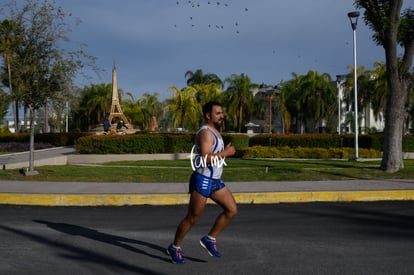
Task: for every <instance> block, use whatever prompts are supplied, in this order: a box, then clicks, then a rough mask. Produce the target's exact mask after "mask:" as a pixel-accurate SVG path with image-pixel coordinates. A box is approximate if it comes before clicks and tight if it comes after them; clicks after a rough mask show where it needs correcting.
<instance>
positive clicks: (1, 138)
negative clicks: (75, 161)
mask: <svg viewBox="0 0 414 275" xmlns="http://www.w3.org/2000/svg"><path fill="white" fill-rule="evenodd" d="M91 135H93V134H91V133H72V132H71V133H47V134H35V136H34V140H35V142H36V143H44V144H50V145H52V146H72V145H74V144H75V140H77V139H79V138H80V137H83V136H91ZM29 141H30V135H29V133H19V134H10V133H8V134H0V143H29Z"/></svg>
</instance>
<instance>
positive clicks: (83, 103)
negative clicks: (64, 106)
mask: <svg viewBox="0 0 414 275" xmlns="http://www.w3.org/2000/svg"><path fill="white" fill-rule="evenodd" d="M111 100H112V84H104V83H101V84H92V85H90V86H89V87H85V88H84V89H83V90H82V91H81V94H80V101H79V105H78V107H77V108H76V109H75V110H74V118H75V121H76V122H75V123H76V125H78V127H79V128H80V129H81V130H88V129H89V128H90V126H91V125H96V124H100V123H102V122H103V120H104V118H105V117H106V116H107V115H108V114H109V111H110V108H111Z"/></svg>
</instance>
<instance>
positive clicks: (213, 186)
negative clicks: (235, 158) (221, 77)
mask: <svg viewBox="0 0 414 275" xmlns="http://www.w3.org/2000/svg"><path fill="white" fill-rule="evenodd" d="M203 116H204V119H205V124H204V125H203V126H202V127H201V128H200V130H199V131H198V132H197V135H196V142H195V146H196V147H195V149H196V152H197V154H196V159H195V160H194V162H195V163H196V169H195V171H194V172H193V174H192V175H191V178H190V183H189V192H190V202H189V206H188V212H187V215H186V216H185V218H184V219H183V220H182V221H181V223H180V224H179V225H178V227H177V231H176V233H175V238H174V242H173V243H172V244H171V245H170V246H168V248H167V253H168V254H169V255H170V256H171V259H172V262H173V263H176V264H184V263H185V260H184V258H183V252H182V250H181V242H182V241H183V239H184V237H185V235H186V234H187V233H188V231H189V230H190V229H191V227H192V226H193V225H194V224H195V223H196V222H197V220H198V219H199V218H200V217H201V214H202V213H203V211H204V209H205V206H206V202H207V198H211V199H212V200H213V201H214V202H215V203H217V204H218V205H220V206H221V207H222V208H223V212H222V213H221V214H220V215H219V216H218V217H217V218H216V221H215V223H214V225H213V227H212V228H211V230H210V232H209V233H208V234H207V235H205V236H204V237H203V238H201V240H200V245H201V246H202V247H204V248H205V249H207V252H208V253H209V254H210V256H215V257H217V258H220V257H221V254H220V252H218V251H217V247H216V237H217V236H218V235H219V234H220V232H221V231H223V229H224V228H225V227H226V226H227V225H228V224H229V223H230V221H231V219H232V218H233V217H234V216H235V215H236V214H237V205H236V201H235V200H234V197H233V194H232V193H231V192H230V190H229V189H228V188H227V187H226V186H225V185H224V182H223V181H222V180H221V174H222V172H223V166H224V165H223V162H224V159H225V158H226V157H228V156H232V155H234V154H235V152H236V149H235V148H234V146H232V145H231V144H228V145H227V146H224V142H223V138H222V137H221V135H220V132H219V130H220V127H221V125H222V123H223V119H224V114H223V110H222V107H221V105H220V104H219V103H217V102H208V103H206V104H205V105H204V106H203Z"/></svg>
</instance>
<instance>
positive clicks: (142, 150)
mask: <svg viewBox="0 0 414 275" xmlns="http://www.w3.org/2000/svg"><path fill="white" fill-rule="evenodd" d="M194 138H195V134H191V133H176V134H175V133H169V134H158V133H153V134H152V133H146V134H141V133H140V134H135V135H109V136H105V135H95V136H86V137H81V138H79V139H78V140H76V142H75V149H76V150H77V151H78V152H79V153H81V154H153V153H188V152H190V151H191V149H192V147H193V145H194ZM223 139H224V142H225V143H226V144H227V143H229V142H231V143H232V144H233V145H234V146H236V147H247V146H248V145H249V137H248V136H245V135H226V134H224V135H223Z"/></svg>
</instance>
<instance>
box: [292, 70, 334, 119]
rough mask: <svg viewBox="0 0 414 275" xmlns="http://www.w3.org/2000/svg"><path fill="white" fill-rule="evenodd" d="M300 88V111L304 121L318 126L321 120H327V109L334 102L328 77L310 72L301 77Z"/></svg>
mask: <svg viewBox="0 0 414 275" xmlns="http://www.w3.org/2000/svg"><path fill="white" fill-rule="evenodd" d="M300 88H301V92H302V94H301V96H300V97H299V102H298V103H299V104H300V109H301V110H302V111H303V113H304V115H305V117H306V119H313V120H314V121H315V122H316V125H319V126H320V125H321V123H320V122H321V120H323V119H326V118H327V113H328V107H329V106H331V105H332V104H335V102H336V99H335V88H334V86H333V85H332V81H331V77H330V75H329V74H327V73H324V74H320V73H319V72H317V71H313V70H311V71H309V72H308V73H307V74H306V75H304V76H303V78H302V82H301V86H300Z"/></svg>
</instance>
